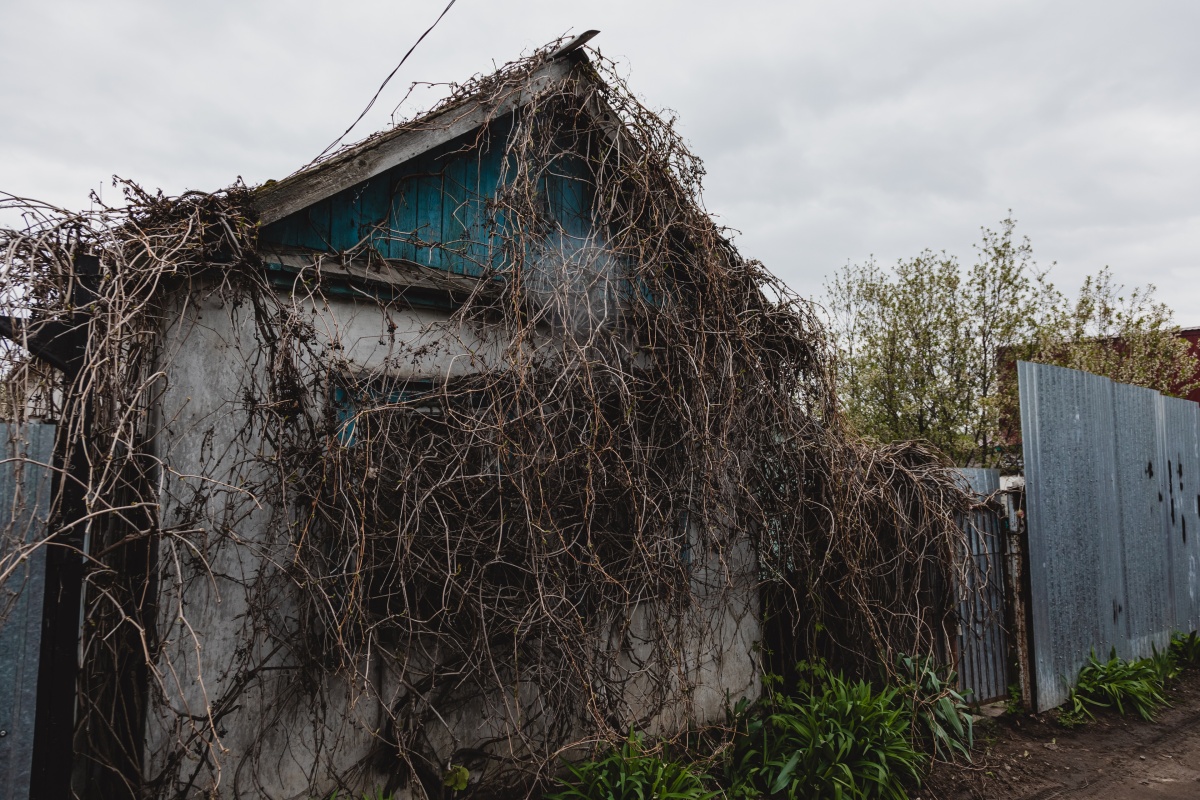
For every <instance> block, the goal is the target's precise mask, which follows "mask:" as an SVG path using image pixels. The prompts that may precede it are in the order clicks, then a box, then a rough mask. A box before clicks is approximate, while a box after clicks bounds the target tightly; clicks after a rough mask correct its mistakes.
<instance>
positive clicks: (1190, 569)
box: [1159, 397, 1200, 632]
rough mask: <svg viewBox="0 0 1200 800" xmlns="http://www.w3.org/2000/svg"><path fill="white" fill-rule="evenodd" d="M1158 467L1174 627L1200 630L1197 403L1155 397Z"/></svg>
mask: <svg viewBox="0 0 1200 800" xmlns="http://www.w3.org/2000/svg"><path fill="white" fill-rule="evenodd" d="M1159 404H1160V405H1159V418H1160V419H1161V420H1162V422H1161V424H1160V426H1159V430H1160V433H1161V439H1160V445H1159V448H1160V464H1161V465H1162V473H1161V481H1162V484H1161V487H1160V490H1159V491H1160V492H1161V493H1162V502H1161V507H1162V526H1163V529H1164V531H1165V534H1166V539H1167V541H1166V546H1167V558H1168V563H1169V564H1170V566H1171V569H1170V572H1169V582H1170V586H1171V590H1172V591H1171V594H1172V601H1173V603H1174V612H1175V613H1174V623H1175V624H1174V627H1175V629H1176V630H1180V631H1185V632H1186V631H1193V630H1196V629H1197V628H1200V603H1198V602H1197V601H1198V600H1200V594H1198V590H1200V581H1198V580H1197V563H1198V560H1200V518H1198V514H1197V512H1198V511H1200V480H1198V479H1200V474H1198V472H1200V464H1198V463H1197V422H1198V420H1197V416H1198V414H1197V412H1198V411H1200V407H1198V406H1197V405H1196V404H1195V403H1192V402H1189V401H1187V400H1180V399H1179V398H1176V397H1160V398H1159Z"/></svg>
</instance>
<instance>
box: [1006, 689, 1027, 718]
mask: <svg viewBox="0 0 1200 800" xmlns="http://www.w3.org/2000/svg"><path fill="white" fill-rule="evenodd" d="M1024 710H1025V702H1024V700H1022V699H1021V684H1019V683H1010V684H1009V685H1008V701H1007V702H1006V703H1005V704H1004V713H1006V714H1009V715H1016V714H1020V713H1021V712H1022V711H1024Z"/></svg>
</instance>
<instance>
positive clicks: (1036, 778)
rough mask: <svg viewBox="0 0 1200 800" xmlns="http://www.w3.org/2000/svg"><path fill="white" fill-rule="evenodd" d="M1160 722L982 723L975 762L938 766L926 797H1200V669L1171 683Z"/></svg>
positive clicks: (1111, 718)
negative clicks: (1069, 727) (1069, 725)
mask: <svg viewBox="0 0 1200 800" xmlns="http://www.w3.org/2000/svg"><path fill="white" fill-rule="evenodd" d="M1169 691H1170V697H1171V702H1172V707H1171V708H1168V709H1166V710H1164V711H1163V712H1161V714H1160V715H1159V717H1158V721H1157V722H1153V723H1147V722H1142V721H1141V720H1139V719H1137V718H1129V717H1120V716H1117V715H1115V714H1111V715H1108V714H1106V715H1104V716H1102V717H1101V718H1100V719H1099V720H1098V721H1096V722H1093V723H1090V724H1088V725H1084V726H1082V727H1080V728H1076V729H1074V730H1066V729H1064V728H1062V727H1061V726H1060V725H1058V724H1057V723H1056V722H1054V721H1053V719H1052V717H1051V715H1041V716H1037V717H1033V716H1020V717H1008V716H1005V717H1001V718H1000V719H998V720H996V721H995V723H994V724H987V725H984V726H983V728H981V730H980V733H979V738H980V742H979V744H980V753H979V755H977V756H976V758H975V761H976V763H975V764H974V765H973V766H967V767H964V766H962V765H959V766H952V765H946V764H940V765H938V766H937V767H936V768H935V770H934V773H933V775H931V776H930V780H929V782H928V783H927V784H926V786H925V788H924V789H922V790H921V791H920V792H917V793H914V795H913V796H914V797H920V798H922V800H968V798H970V800H1051V798H1071V799H1072V800H1074V798H1104V800H1129V799H1130V798H1139V799H1140V798H1149V799H1150V800H1155V799H1157V798H1161V799H1162V800H1183V798H1187V799H1188V800H1200V671H1197V670H1191V671H1189V672H1188V673H1186V674H1185V675H1184V676H1183V677H1181V678H1180V679H1179V680H1178V681H1175V682H1174V683H1172V685H1171V686H1170V687H1169Z"/></svg>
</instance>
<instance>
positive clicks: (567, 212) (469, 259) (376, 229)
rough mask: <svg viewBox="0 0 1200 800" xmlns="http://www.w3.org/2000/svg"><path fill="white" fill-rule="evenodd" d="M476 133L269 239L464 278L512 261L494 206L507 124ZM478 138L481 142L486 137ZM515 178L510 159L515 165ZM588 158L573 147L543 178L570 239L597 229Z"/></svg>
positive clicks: (270, 231) (293, 219) (271, 231)
mask: <svg viewBox="0 0 1200 800" xmlns="http://www.w3.org/2000/svg"><path fill="white" fill-rule="evenodd" d="M492 128H493V129H492V130H491V131H489V132H487V135H484V136H482V137H478V136H477V133H470V134H467V135H466V136H463V137H460V138H459V139H457V140H454V141H452V142H449V143H447V144H445V145H443V146H441V147H439V148H437V149H435V150H432V151H430V152H428V153H425V154H423V155H420V156H418V157H416V158H414V159H412V160H410V161H407V162H405V163H404V164H401V165H399V166H396V167H393V168H392V169H390V170H388V171H387V172H384V173H381V174H380V175H377V176H375V177H373V178H370V179H369V180H367V181H364V182H362V183H359V184H357V185H355V186H352V187H350V188H349V189H346V190H344V191H341V192H338V193H337V194H335V195H332V196H331V197H328V198H326V199H324V200H322V201H320V202H317V203H315V204H313V205H312V206H309V207H308V208H306V209H304V210H302V211H298V212H296V213H294V214H292V215H290V216H288V217H285V218H284V219H282V220H279V221H278V222H275V223H272V224H271V225H268V226H266V227H264V228H263V230H262V233H261V236H260V239H261V241H262V242H263V243H264V244H267V245H271V244H274V245H285V246H294V247H306V248H311V249H314V250H321V251H325V252H330V253H335V252H340V251H345V250H349V249H351V248H353V247H356V246H357V245H359V244H363V243H369V245H370V246H372V247H374V248H375V249H376V250H377V251H378V252H379V254H380V255H382V256H383V257H385V258H395V259H404V260H406V261H412V262H416V263H418V264H421V265H423V266H427V267H433V268H436V269H443V270H446V271H448V272H452V273H456V274H462V275H482V274H483V273H484V271H485V270H486V269H487V268H488V267H491V268H493V269H498V270H503V269H504V268H505V266H506V264H505V255H504V252H505V248H504V228H505V226H504V220H503V218H502V217H499V218H493V217H496V215H497V212H496V211H495V210H494V209H492V208H489V203H488V202H487V201H488V199H489V198H491V197H494V196H495V194H496V190H497V187H498V186H499V184H500V181H501V180H502V179H503V177H504V175H503V173H504V166H505V158H506V155H505V138H506V136H507V134H508V130H509V128H508V126H504V127H501V126H499V125H493V126H492ZM477 140H478V141H477ZM509 166H510V169H509V173H510V175H511V171H512V170H511V164H510V165H509ZM591 188H592V187H591V182H590V181H589V180H588V178H587V168H586V163H585V162H584V159H583V158H581V157H579V156H575V155H573V154H570V153H567V154H564V155H563V156H561V157H560V158H559V159H558V160H557V161H556V162H555V163H554V164H552V165H551V168H550V169H549V170H547V174H546V176H545V177H544V178H543V179H542V181H541V185H540V189H541V192H542V194H543V196H544V198H545V201H546V207H547V209H548V210H549V211H550V213H551V214H552V216H553V217H554V219H555V220H556V221H557V223H558V226H559V227H560V228H561V233H562V235H563V236H564V237H565V238H566V239H568V240H570V239H575V240H579V241H582V240H584V239H585V238H587V237H588V236H589V235H590V234H591V232H592V226H591V208H592V202H593V201H592V194H593V192H592V191H591Z"/></svg>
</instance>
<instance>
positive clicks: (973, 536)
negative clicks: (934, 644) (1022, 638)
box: [958, 469, 1008, 703]
mask: <svg viewBox="0 0 1200 800" xmlns="http://www.w3.org/2000/svg"><path fill="white" fill-rule="evenodd" d="M958 472H959V474H961V475H962V477H963V482H964V483H965V484H966V485H967V487H968V488H969V489H970V490H971V491H972V492H973V493H974V494H975V495H976V496H977V497H979V498H981V499H982V498H987V497H992V496H993V495H995V494H996V493H997V492H999V491H1000V471H999V470H994V469H960V470H958ZM959 524H960V525H961V526H962V529H963V532H964V533H966V539H967V547H968V548H969V550H970V553H969V557H970V563H969V567H970V568H969V569H968V570H967V572H966V575H965V578H966V585H965V586H963V587H960V588H961V589H962V590H963V591H962V600H961V601H960V603H959V609H958V613H959V638H958V685H959V688H960V689H963V690H965V691H969V692H970V698H971V700H972V701H973V702H978V703H986V702H989V701H991V700H995V699H997V698H1001V697H1004V696H1005V694H1007V692H1008V635H1007V632H1006V631H1005V628H1004V618H1005V615H1004V608H1005V602H1004V598H1005V576H1004V565H1005V561H1006V559H1005V536H1004V530H1003V526H1002V524H1001V519H1000V514H999V513H998V512H997V511H995V510H993V509H991V508H979V509H977V510H976V511H975V512H973V513H971V514H969V515H966V516H965V517H964V518H962V519H960V520H959Z"/></svg>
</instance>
